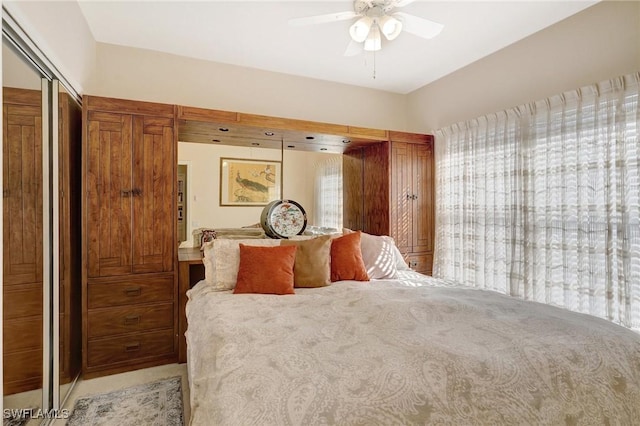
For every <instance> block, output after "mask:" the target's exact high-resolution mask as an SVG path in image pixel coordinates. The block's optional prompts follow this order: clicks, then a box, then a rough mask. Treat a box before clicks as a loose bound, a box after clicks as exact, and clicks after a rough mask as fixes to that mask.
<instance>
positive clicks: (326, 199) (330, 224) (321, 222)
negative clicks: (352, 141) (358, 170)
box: [315, 157, 342, 230]
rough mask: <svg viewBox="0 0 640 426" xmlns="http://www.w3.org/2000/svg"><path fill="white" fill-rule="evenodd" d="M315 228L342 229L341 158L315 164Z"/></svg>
mask: <svg viewBox="0 0 640 426" xmlns="http://www.w3.org/2000/svg"><path fill="white" fill-rule="evenodd" d="M315 198H316V217H315V222H316V225H317V226H322V227H327V228H335V229H339V230H341V229H342V158H341V157H334V158H331V159H327V160H323V161H319V162H318V163H316V181H315Z"/></svg>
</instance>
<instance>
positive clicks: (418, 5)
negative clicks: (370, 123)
mask: <svg viewBox="0 0 640 426" xmlns="http://www.w3.org/2000/svg"><path fill="white" fill-rule="evenodd" d="M596 2H597V1H576V0H569V1H496V2H488V1H420V0H418V1H416V2H415V3H412V4H410V5H408V6H406V7H403V8H402V9H401V10H402V11H403V12H406V13H410V14H413V15H417V16H420V17H423V18H427V19H430V20H432V21H436V22H439V23H441V24H444V29H443V31H442V32H441V33H440V35H439V36H437V37H436V38H434V39H431V40H425V39H421V38H419V37H416V36H414V35H412V34H409V33H402V34H400V36H399V37H398V38H397V39H395V40H394V41H391V42H389V41H386V40H383V46H382V50H381V51H379V52H376V54H375V57H374V55H373V53H371V52H367V53H362V54H360V55H358V56H353V57H346V56H343V53H344V51H345V49H346V47H347V45H348V44H349V41H350V37H349V32H348V30H349V26H350V25H351V23H352V21H343V22H333V23H329V24H319V25H312V26H303V27H295V26H290V25H288V24H287V21H288V20H289V19H291V18H299V17H305V16H311V15H317V14H328V13H333V12H341V11H349V10H353V2H350V1H340V0H329V1H326V0H325V1H321V2H320V1H304V0H299V1H293V0H289V1H264V0H262V1H253V2H250V1H195V2H190V1H138V2H133V1H123V2H119V1H83V0H80V1H79V3H80V8H81V10H82V12H83V13H84V16H85V17H86V20H87V22H88V24H89V27H90V28H91V31H92V33H93V35H94V37H95V39H96V41H98V42H102V43H111V44H117V45H125V46H132V47H138V48H144V49H151V50H156V51H162V52H167V53H172V54H176V55H182V56H187V57H193V58H199V59H205V60H210V61H215V62H221V63H227V64H234V65H240V66H244V67H250V68H257V69H261V70H268V71H275V72H281V73H286V74H291V75H297V76H304V77H311V78H315V79H320V80H328V81H334V82H340V83H345V84H351V85H357V86H363V87H369V88H374V89H379V90H385V91H389V92H396V93H401V94H405V93H409V92H411V91H413V90H415V89H418V88H420V87H422V86H424V85H425V84H428V83H430V82H432V81H435V80H437V79H439V78H441V77H443V76H445V75H447V74H449V73H451V72H453V71H455V70H457V69H460V68H462V67H464V66H465V65H468V64H470V63H472V62H474V61H476V60H478V59H480V58H482V57H484V56H487V55H489V54H491V53H493V52H496V51H498V50H500V49H502V48H503V47H505V46H508V45H510V44H512V43H514V42H516V41H518V40H520V39H522V38H524V37H527V36H528V35H530V34H533V33H535V32H537V31H540V30H541V29H543V28H545V27H547V26H549V25H552V24H554V23H556V22H558V21H560V20H562V19H565V18H567V17H569V16H571V15H573V14H575V13H577V12H579V11H581V10H583V9H585V8H586V7H588V6H590V5H592V4H594V3H596ZM374 68H375V79H374V78H373V73H374Z"/></svg>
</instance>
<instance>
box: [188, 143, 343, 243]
mask: <svg viewBox="0 0 640 426" xmlns="http://www.w3.org/2000/svg"><path fill="white" fill-rule="evenodd" d="M209 139H210V138H209ZM253 143H254V144H255V143H256V142H253ZM251 144H252V142H251V141H246V140H245V141H244V142H243V143H238V144H234V145H223V144H219V143H199V142H198V143H194V142H178V167H179V168H178V170H179V173H178V174H179V182H180V179H181V178H180V176H184V178H182V179H183V183H182V184H181V183H178V209H179V210H178V229H180V226H181V222H182V226H183V227H185V228H186V229H185V234H186V237H185V240H184V241H182V242H181V244H180V247H193V246H197V245H198V243H197V242H195V241H194V237H193V231H194V230H196V229H198V228H217V229H219V228H241V227H246V226H251V225H256V224H258V223H259V222H260V214H261V213H262V210H263V206H258V207H256V206H221V205H220V204H221V202H220V189H221V184H220V179H221V175H220V168H221V160H220V159H221V158H229V159H245V160H269V161H273V162H280V161H282V177H281V180H282V198H283V199H290V200H294V201H296V202H298V203H299V204H301V205H302V206H303V208H304V209H305V211H306V213H307V227H309V226H322V224H321V223H320V222H319V220H320V218H319V216H320V215H319V206H318V200H317V197H316V185H317V170H318V168H319V167H320V166H321V165H322V164H325V163H327V162H329V163H331V162H333V163H335V164H341V161H342V154H339V153H325V152H314V151H307V150H296V149H291V148H285V149H284V150H281V149H280V146H279V145H280V144H279V143H278V144H277V147H270V148H263V147H256V146H252V145H251ZM181 185H182V186H181ZM181 188H182V189H183V190H182V191H181V190H180V189H181ZM181 197H183V198H182V200H183V203H181ZM181 218H182V219H181ZM185 224H186V226H185Z"/></svg>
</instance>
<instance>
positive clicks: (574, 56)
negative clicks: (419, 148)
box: [407, 1, 640, 132]
mask: <svg viewBox="0 0 640 426" xmlns="http://www.w3.org/2000/svg"><path fill="white" fill-rule="evenodd" d="M638 70H640V2H636V1H632V2H610V1H607V2H602V3H599V4H596V5H594V6H592V7H590V8H588V9H586V10H584V11H582V12H580V13H578V14H576V15H574V16H572V17H569V18H568V19H566V20H564V21H561V22H559V23H557V24H555V25H553V26H551V27H549V28H547V29H545V30H543V31H540V32H538V33H536V34H533V35H532V36H530V37H527V38H526V39H523V40H521V41H520V42H517V43H515V44H513V45H511V46H509V47H506V48H505V49H502V50H500V51H498V52H496V53H494V54H493V55H490V56H488V57H486V58H483V59H481V60H479V61H477V62H475V63H473V64H471V65H469V66H467V67H465V68H463V69H461V70H459V71H456V72H454V73H453V74H450V75H448V76H446V77H444V78H442V79H440V80H438V81H436V82H434V83H432V84H429V85H427V86H424V87H422V88H421V89H418V90H416V91H415V92H413V93H411V94H409V95H408V97H407V103H408V125H409V128H410V130H411V131H416V132H430V131H432V130H433V129H438V128H441V127H445V126H447V125H450V124H453V123H456V122H459V121H464V120H468V119H471V118H475V117H479V116H481V115H485V114H488V113H491V112H497V111H501V110H503V109H506V108H510V107H514V106H517V105H521V104H524V103H527V102H530V101H535V100H540V99H544V98H546V97H547V96H550V95H553V94H558V93H562V92H564V91H566V90H571V89H576V88H578V87H581V86H584V85H588V84H592V83H596V82H599V81H602V80H606V79H609V78H612V77H616V76H619V75H623V74H628V73H631V72H637V71H638Z"/></svg>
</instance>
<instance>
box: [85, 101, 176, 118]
mask: <svg viewBox="0 0 640 426" xmlns="http://www.w3.org/2000/svg"><path fill="white" fill-rule="evenodd" d="M82 104H83V107H86V108H87V109H88V110H89V111H107V112H117V113H120V114H140V115H152V116H155V117H165V118H170V119H173V118H174V115H175V112H174V106H173V105H167V104H158V103H153V102H142V101H132V100H128V99H115V98H103V97H99V96H85V97H84V98H83V100H82Z"/></svg>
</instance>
